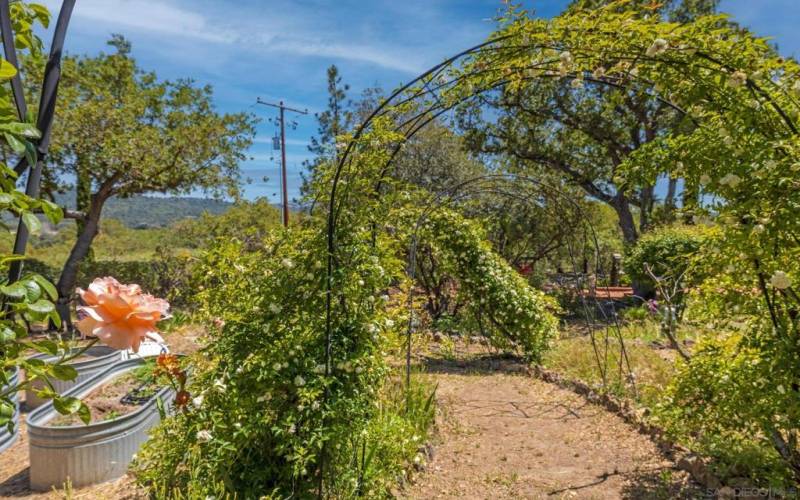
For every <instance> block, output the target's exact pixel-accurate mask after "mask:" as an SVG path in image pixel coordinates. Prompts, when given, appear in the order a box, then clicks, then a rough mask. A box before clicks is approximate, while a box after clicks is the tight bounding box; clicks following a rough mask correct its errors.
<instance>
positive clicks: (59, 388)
mask: <svg viewBox="0 0 800 500" xmlns="http://www.w3.org/2000/svg"><path fill="white" fill-rule="evenodd" d="M77 350H78V349H74V350H73V351H72V352H75V351H77ZM84 355H85V356H90V357H91V359H86V360H83V361H78V362H77V363H70V365H71V366H72V367H73V368H75V370H77V372H78V377H77V378H76V379H75V380H69V381H68V380H51V382H52V384H53V387H54V388H55V390H56V392H57V393H59V394H64V393H65V392H66V391H68V390H69V389H71V388H72V387H75V386H76V385H78V384H80V383H81V382H83V381H84V380H88V379H89V378H91V377H92V376H93V375H95V374H97V373H100V372H101V371H103V370H105V369H106V368H108V367H109V366H111V365H113V364H114V363H117V362H118V361H120V360H121V359H122V357H121V353H120V351H116V350H114V349H111V348H110V347H105V346H93V347H90V348H89V349H87V350H86V352H85V353H84ZM33 357H34V358H38V359H41V360H43V361H45V362H47V363H50V362H53V361H55V360H57V359H58V358H56V357H54V356H50V355H48V354H37V355H36V356H33ZM42 387H44V382H43V381H41V380H37V381H36V382H34V383H33V387H30V388H28V389H26V390H25V406H26V407H27V408H28V409H29V410H33V409H34V408H38V407H40V406H42V405H43V404H44V403H46V402H47V400H45V399H42V398H40V397H39V396H37V395H36V393H35V392H34V389H41V388H42Z"/></svg>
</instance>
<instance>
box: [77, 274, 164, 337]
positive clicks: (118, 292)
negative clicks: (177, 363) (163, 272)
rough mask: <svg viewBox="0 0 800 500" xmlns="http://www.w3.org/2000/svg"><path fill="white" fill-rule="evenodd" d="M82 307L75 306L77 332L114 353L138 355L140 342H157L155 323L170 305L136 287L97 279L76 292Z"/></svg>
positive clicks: (108, 279) (111, 279)
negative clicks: (117, 351) (98, 340)
mask: <svg viewBox="0 0 800 500" xmlns="http://www.w3.org/2000/svg"><path fill="white" fill-rule="evenodd" d="M77 293H78V295H80V297H81V300H83V303H84V304H85V305H84V306H78V313H79V315H83V318H82V319H81V320H80V321H78V323H77V327H78V330H79V331H80V332H81V333H82V334H83V335H84V336H89V335H93V336H95V337H97V338H98V339H100V341H101V342H103V343H104V344H106V345H107V346H109V347H112V348H114V349H133V350H134V351H135V352H138V351H139V343H141V341H142V339H144V338H149V339H153V340H155V341H157V342H163V341H164V339H162V338H161V336H160V335H159V334H158V329H157V328H156V323H157V322H158V321H160V320H161V319H163V318H164V317H165V316H166V315H167V311H168V310H169V303H167V301H166V300H162V299H157V298H155V297H153V296H152V295H148V294H145V293H142V289H141V288H140V287H139V285H123V284H120V283H119V282H118V281H117V280H115V279H114V278H110V277H106V278H97V279H95V280H94V281H93V282H92V284H91V285H89V288H88V289H87V290H82V289H80V288H78V290H77Z"/></svg>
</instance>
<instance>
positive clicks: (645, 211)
mask: <svg viewBox="0 0 800 500" xmlns="http://www.w3.org/2000/svg"><path fill="white" fill-rule="evenodd" d="M653 190H654V188H653V186H645V187H643V188H642V193H641V196H640V198H639V200H640V203H639V205H640V207H639V232H640V233H646V232H647V231H648V230H649V229H650V215H651V214H652V212H653Z"/></svg>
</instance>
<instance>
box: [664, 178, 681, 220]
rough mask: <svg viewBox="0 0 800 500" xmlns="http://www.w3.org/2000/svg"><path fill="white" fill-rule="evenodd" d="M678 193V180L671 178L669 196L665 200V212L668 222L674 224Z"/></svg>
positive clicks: (668, 187) (668, 188) (668, 189)
mask: <svg viewBox="0 0 800 500" xmlns="http://www.w3.org/2000/svg"><path fill="white" fill-rule="evenodd" d="M677 191H678V179H673V178H672V177H670V179H669V184H667V196H666V197H665V198H664V211H665V212H666V215H667V220H668V221H670V222H672V221H673V219H674V212H675V194H676V193H677Z"/></svg>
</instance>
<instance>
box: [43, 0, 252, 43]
mask: <svg viewBox="0 0 800 500" xmlns="http://www.w3.org/2000/svg"><path fill="white" fill-rule="evenodd" d="M44 3H45V5H47V7H48V8H49V9H50V10H51V11H52V12H53V14H54V15H56V13H57V11H58V9H59V8H60V5H61V2H60V1H57V0H45V2H44ZM73 16H74V17H75V18H82V19H85V20H88V21H95V22H97V23H100V25H101V27H102V28H103V29H104V30H106V31H108V30H112V29H118V28H128V29H132V30H140V31H149V32H153V33H163V34H166V35H172V36H181V37H187V38H194V39H199V40H205V41H209V42H217V43H231V42H233V41H235V39H236V36H235V34H233V33H230V32H224V31H220V30H215V29H214V28H213V27H212V25H211V24H210V23H209V22H208V20H207V19H206V18H205V17H204V16H203V15H201V14H199V13H197V12H193V11H190V10H186V9H182V8H180V7H177V6H175V5H171V4H169V3H167V2H163V1H158V0H81V1H79V2H76V5H75V10H74V11H73Z"/></svg>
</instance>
